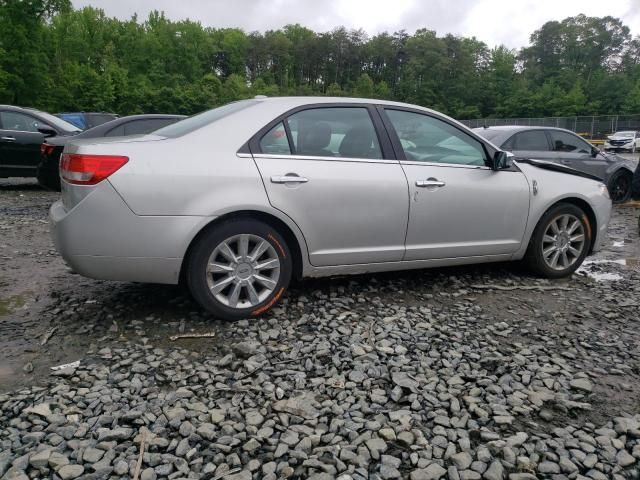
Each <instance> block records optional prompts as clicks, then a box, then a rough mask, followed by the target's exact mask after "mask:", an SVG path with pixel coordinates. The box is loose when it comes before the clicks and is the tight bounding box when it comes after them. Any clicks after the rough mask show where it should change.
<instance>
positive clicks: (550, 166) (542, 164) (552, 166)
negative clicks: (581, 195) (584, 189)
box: [515, 158, 603, 182]
mask: <svg viewBox="0 0 640 480" xmlns="http://www.w3.org/2000/svg"><path fill="white" fill-rule="evenodd" d="M515 163H526V164H529V165H533V166H534V167H538V168H542V169H543V170H551V171H552V172H559V173H565V174H567V175H575V176H576V177H582V178H588V179H590V180H595V181H597V182H602V181H603V179H602V178H600V177H597V176H595V175H591V174H589V173H585V172H581V171H580V170H576V169H575V168H571V167H567V166H566V165H561V164H559V163H553V162H547V161H546V160H536V159H533V158H519V159H518V160H516V161H515Z"/></svg>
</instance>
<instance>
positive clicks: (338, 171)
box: [251, 104, 409, 266]
mask: <svg viewBox="0 0 640 480" xmlns="http://www.w3.org/2000/svg"><path fill="white" fill-rule="evenodd" d="M382 132H383V128H382V125H381V123H380V119H379V117H377V115H376V112H375V110H374V109H373V107H371V106H367V105H364V104H359V105H353V104H331V105H327V104H320V105H312V106H306V107H304V108H300V109H296V110H295V111H293V112H291V113H290V114H288V115H287V116H284V117H283V118H280V119H277V120H275V121H274V122H272V123H271V124H270V125H268V126H266V127H265V128H264V129H263V130H262V131H261V132H260V133H259V134H258V135H256V137H255V138H254V139H253V140H252V142H251V150H252V153H253V157H254V159H255V162H256V164H257V166H258V169H259V170H260V174H261V175H262V179H263V182H264V185H265V188H266V191H267V195H268V197H269V201H270V203H271V205H272V206H273V207H275V208H277V209H279V210H281V211H282V212H284V213H285V214H286V215H288V216H289V217H290V218H291V219H292V220H293V221H294V222H295V223H296V224H297V225H298V227H300V230H301V231H302V233H303V235H304V237H305V240H306V242H307V247H308V251H309V261H310V263H311V264H312V265H315V266H331V265H348V264H368V263H379V262H395V261H400V260H401V259H402V257H403V256H404V240H405V232H406V230H407V214H408V208H409V205H408V204H409V198H408V192H407V181H406V178H405V176H404V173H403V171H402V168H401V167H400V164H399V162H398V161H397V160H395V159H394V158H392V157H393V152H392V150H391V147H390V145H389V143H388V138H387V137H386V136H384V137H382V136H381V135H382V134H383V133H382Z"/></svg>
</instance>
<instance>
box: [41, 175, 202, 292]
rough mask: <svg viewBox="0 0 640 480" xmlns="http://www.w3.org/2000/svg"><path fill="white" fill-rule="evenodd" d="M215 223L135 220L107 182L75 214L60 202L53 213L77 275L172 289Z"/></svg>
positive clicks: (57, 238)
mask: <svg viewBox="0 0 640 480" xmlns="http://www.w3.org/2000/svg"><path fill="white" fill-rule="evenodd" d="M212 219H213V217H195V216H152V217H150V216H138V215H135V214H134V213H133V212H132V211H131V210H130V209H129V207H128V206H127V205H126V203H125V202H124V201H123V200H122V198H121V197H120V196H119V195H118V194H117V192H116V191H115V190H114V188H113V186H112V185H111V184H110V183H109V182H106V181H105V182H102V183H100V184H99V185H98V186H96V187H95V189H94V190H93V191H91V192H90V193H89V194H88V195H86V196H85V197H84V198H83V199H82V200H81V201H80V203H78V204H77V205H76V206H75V207H73V208H72V209H70V210H67V209H66V208H65V206H64V205H63V203H62V201H58V202H56V203H54V204H53V205H52V206H51V209H50V212H49V221H50V225H51V234H52V236H53V241H54V244H55V246H56V249H57V250H58V252H59V253H60V254H61V255H62V257H63V258H64V259H65V261H66V262H67V263H68V264H69V266H71V268H73V269H74V270H75V271H76V272H78V273H80V274H81V275H84V276H86V277H90V278H97V279H102V280H122V281H132V282H145V283H168V284H176V283H178V280H179V277H180V268H181V265H182V259H183V258H184V255H185V253H186V251H187V248H188V246H189V244H190V243H191V241H192V240H193V238H194V237H195V235H196V234H197V233H198V232H199V231H200V229H201V228H203V227H204V226H205V225H206V224H208V223H209V222H210V221H211V220H212Z"/></svg>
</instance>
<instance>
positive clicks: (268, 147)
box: [260, 122, 291, 155]
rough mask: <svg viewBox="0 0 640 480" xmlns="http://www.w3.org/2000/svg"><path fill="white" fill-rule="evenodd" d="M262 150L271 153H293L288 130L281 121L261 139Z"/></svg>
mask: <svg viewBox="0 0 640 480" xmlns="http://www.w3.org/2000/svg"><path fill="white" fill-rule="evenodd" d="M260 151H261V152H262V153H267V154H271V155H291V149H290V148H289V140H288V139H287V131H286V130H285V128H284V124H283V123H282V122H280V123H279V124H277V125H276V126H275V127H273V128H272V129H271V130H269V131H268V132H267V133H266V134H265V135H264V136H263V137H262V138H261V139H260Z"/></svg>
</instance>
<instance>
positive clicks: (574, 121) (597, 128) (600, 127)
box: [461, 114, 640, 140]
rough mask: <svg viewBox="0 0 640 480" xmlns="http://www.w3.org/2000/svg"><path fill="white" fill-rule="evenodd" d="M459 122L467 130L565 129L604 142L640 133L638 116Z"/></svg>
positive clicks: (497, 119)
mask: <svg viewBox="0 0 640 480" xmlns="http://www.w3.org/2000/svg"><path fill="white" fill-rule="evenodd" d="M461 122H462V123H464V124H465V125H466V126H467V127H469V128H477V127H484V126H487V127H495V126H500V125H524V126H532V127H558V128H566V129H567V130H571V131H573V132H575V133H577V134H578V135H581V136H583V137H584V138H587V139H589V140H604V138H605V137H606V136H607V135H610V134H612V133H614V132H619V131H622V130H638V131H640V114H637V115H592V116H586V117H543V118H479V119H476V120H461Z"/></svg>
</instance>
